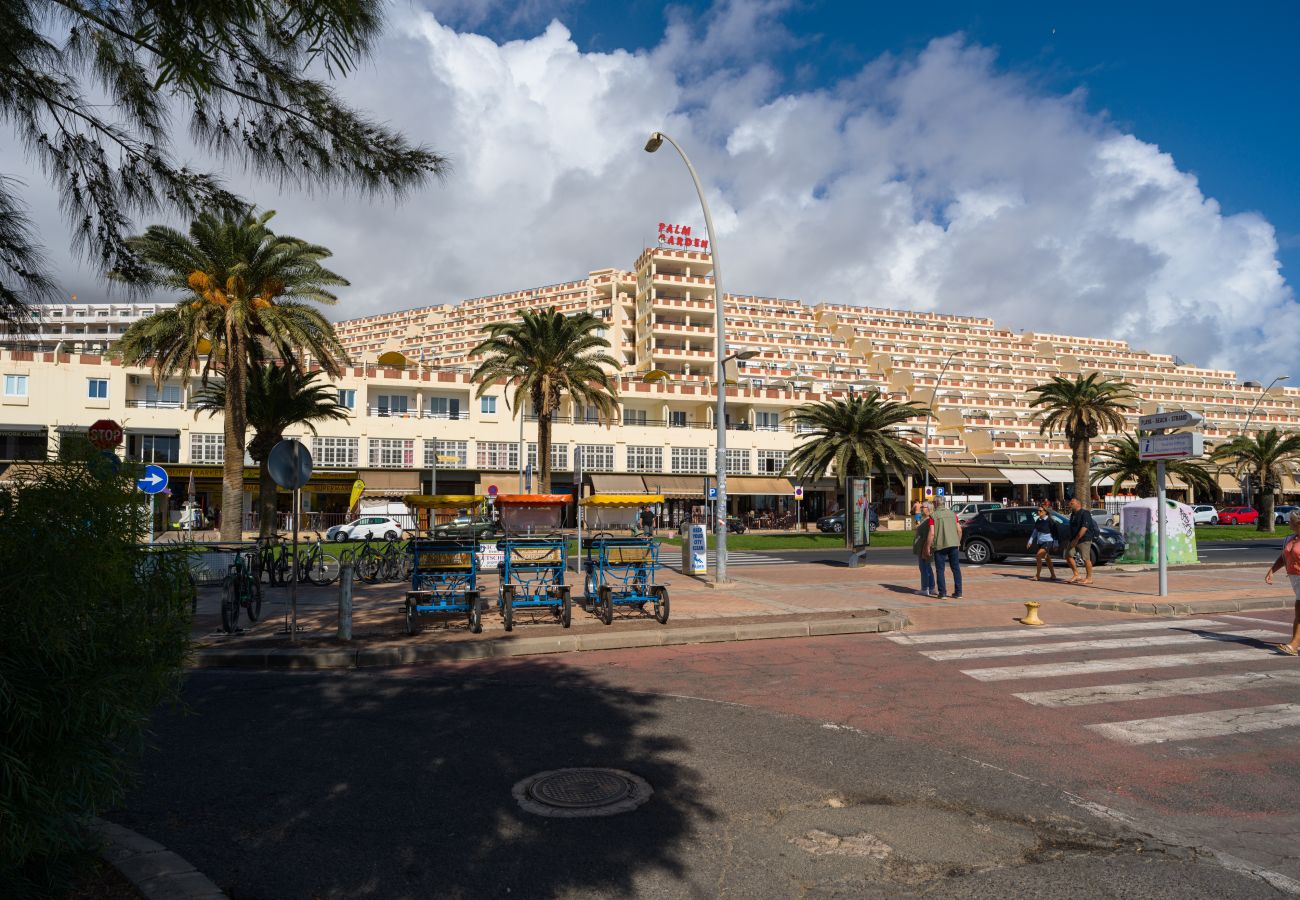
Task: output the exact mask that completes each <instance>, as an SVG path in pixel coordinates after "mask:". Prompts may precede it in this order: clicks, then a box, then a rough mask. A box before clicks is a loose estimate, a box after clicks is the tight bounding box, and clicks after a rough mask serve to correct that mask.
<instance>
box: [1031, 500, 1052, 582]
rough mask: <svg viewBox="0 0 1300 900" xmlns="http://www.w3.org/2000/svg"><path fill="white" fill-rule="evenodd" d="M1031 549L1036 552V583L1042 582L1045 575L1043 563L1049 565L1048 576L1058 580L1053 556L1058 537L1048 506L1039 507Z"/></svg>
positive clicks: (1032, 534)
mask: <svg viewBox="0 0 1300 900" xmlns="http://www.w3.org/2000/svg"><path fill="white" fill-rule="evenodd" d="M1029 549H1030V550H1033V551H1034V562H1035V563H1036V566H1035V569H1034V581H1040V580H1041V579H1042V575H1043V563H1044V562H1046V563H1047V574H1048V575H1050V576H1051V578H1052V580H1053V581H1055V580H1056V569H1055V568H1054V567H1053V566H1052V554H1053V553H1055V552H1056V537H1055V535H1053V534H1052V516H1051V514H1050V513H1048V511H1047V507H1046V506H1040V507H1038V518H1036V519H1034V530H1033V532H1032V533H1030V535H1029Z"/></svg>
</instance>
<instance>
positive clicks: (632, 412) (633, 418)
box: [623, 409, 646, 425]
mask: <svg viewBox="0 0 1300 900" xmlns="http://www.w3.org/2000/svg"><path fill="white" fill-rule="evenodd" d="M645 420H646V416H645V410H644V409H625V410H623V424H624V425H645Z"/></svg>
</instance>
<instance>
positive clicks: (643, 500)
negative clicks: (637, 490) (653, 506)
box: [582, 494, 664, 506]
mask: <svg viewBox="0 0 1300 900" xmlns="http://www.w3.org/2000/svg"><path fill="white" fill-rule="evenodd" d="M663 502H664V495H663V494H595V495H593V496H591V497H586V498H584V499H583V501H582V505H583V506H645V505H646V504H647V503H663Z"/></svg>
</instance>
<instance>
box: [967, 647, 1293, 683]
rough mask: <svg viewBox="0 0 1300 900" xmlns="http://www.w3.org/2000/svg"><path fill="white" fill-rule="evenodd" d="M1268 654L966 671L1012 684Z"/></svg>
mask: <svg viewBox="0 0 1300 900" xmlns="http://www.w3.org/2000/svg"><path fill="white" fill-rule="evenodd" d="M1266 652H1267V651H1264V650H1260V649H1257V648H1252V649H1250V650H1207V651H1205V652H1203V653H1166V654H1161V655H1159V656H1126V657H1123V658H1121V659H1090V660H1084V661H1082V662H1058V663H1045V664H1042V665H1036V666H996V667H994V668H989V669H963V670H962V674H963V675H969V676H970V677H971V678H974V679H975V680H976V681H1012V680H1014V679H1017V678H1059V677H1061V676H1064V675H1092V674H1094V673H1097V672H1127V671H1130V670H1133V669H1169V668H1173V667H1175V666H1195V665H1203V664H1209V665H1215V664H1218V663H1230V662H1240V661H1242V660H1247V659H1249V660H1255V661H1259V660H1260V659H1262V658H1265V656H1266Z"/></svg>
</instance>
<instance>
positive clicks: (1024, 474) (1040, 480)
mask: <svg viewBox="0 0 1300 900" xmlns="http://www.w3.org/2000/svg"><path fill="white" fill-rule="evenodd" d="M998 471H999V472H1001V473H1002V477H1003V478H1005V479H1006V480H1007V481H1009V482H1011V483H1012V484H1051V482H1049V481H1048V480H1047V479H1046V478H1044V477H1043V476H1042V475H1041V474H1039V471H1038V470H1037V469H998Z"/></svg>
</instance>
